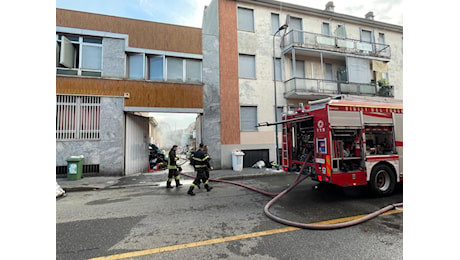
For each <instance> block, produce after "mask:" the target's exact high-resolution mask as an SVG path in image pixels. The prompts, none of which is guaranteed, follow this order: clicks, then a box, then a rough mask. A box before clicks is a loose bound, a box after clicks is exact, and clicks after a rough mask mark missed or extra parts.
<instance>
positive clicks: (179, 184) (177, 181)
mask: <svg viewBox="0 0 460 260" xmlns="http://www.w3.org/2000/svg"><path fill="white" fill-rule="evenodd" d="M180 186H182V184H181V183H180V182H179V180H176V188H179V187H180Z"/></svg>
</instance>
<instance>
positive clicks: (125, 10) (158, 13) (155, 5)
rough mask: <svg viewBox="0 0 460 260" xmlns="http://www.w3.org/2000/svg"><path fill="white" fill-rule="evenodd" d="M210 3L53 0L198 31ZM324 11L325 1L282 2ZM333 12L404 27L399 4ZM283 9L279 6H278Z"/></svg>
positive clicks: (362, 3) (362, 0)
mask: <svg viewBox="0 0 460 260" xmlns="http://www.w3.org/2000/svg"><path fill="white" fill-rule="evenodd" d="M210 2H211V0H78V1H75V0H56V7H57V8H63V9H70V10H77V11H83V12H91V13H99V14H106V15H112V16H119V17H126V18H133V19H139V20H147V21H154V22H160V23H168V24H176V25H183V26H191V27H198V28H201V27H202V26H201V22H202V16H203V10H204V7H205V5H208V4H209V3H210ZM280 2H285V3H292V4H297V5H302V6H307V7H312V8H316V9H321V10H324V9H325V6H326V3H327V2H328V0H323V1H318V0H283V1H280ZM333 2H334V6H335V12H336V13H342V14H348V15H352V16H356V17H362V18H364V15H365V14H366V13H367V12H369V11H372V12H374V16H375V17H374V20H376V21H380V22H385V23H390V24H397V25H403V1H402V0H372V1H369V0H335V1H333ZM280 8H281V9H282V4H281V6H280Z"/></svg>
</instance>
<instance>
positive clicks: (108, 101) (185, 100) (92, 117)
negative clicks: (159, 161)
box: [56, 9, 203, 175]
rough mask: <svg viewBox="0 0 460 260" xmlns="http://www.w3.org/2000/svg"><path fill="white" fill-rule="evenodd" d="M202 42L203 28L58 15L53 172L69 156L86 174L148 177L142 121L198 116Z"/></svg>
mask: <svg viewBox="0 0 460 260" xmlns="http://www.w3.org/2000/svg"><path fill="white" fill-rule="evenodd" d="M201 41H202V35H201V29H200V28H192V27H184V26H176V25H169V24H162V23H155V22H149V21H142V20H134V19H127V18H120V17H113V16H107V15H99V14H92V13H85V12H77V11H70V10H64V9H56V172H57V173H65V172H66V164H67V163H66V158H68V157H69V156H72V155H83V156H84V161H83V174H84V175H91V174H92V175H125V174H130V173H136V172H144V171H147V169H148V143H149V142H150V137H152V136H150V135H149V118H148V117H146V116H145V114H146V113H149V112H180V113H197V114H199V113H203V84H202V44H201ZM151 122H152V124H153V123H155V122H154V121H151ZM153 138H154V136H153Z"/></svg>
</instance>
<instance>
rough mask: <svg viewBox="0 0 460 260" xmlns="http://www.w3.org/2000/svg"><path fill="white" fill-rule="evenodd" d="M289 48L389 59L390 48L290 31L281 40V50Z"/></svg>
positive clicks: (376, 44)
mask: <svg viewBox="0 0 460 260" xmlns="http://www.w3.org/2000/svg"><path fill="white" fill-rule="evenodd" d="M291 46H295V47H303V48H311V49H318V50H328V51H333V52H341V53H348V54H356V55H364V56H373V57H380V58H388V59H390V58H391V48H390V45H388V44H381V43H375V42H365V41H359V40H354V39H347V38H341V37H337V36H326V35H322V34H316V33H310V32H304V31H298V30H291V31H289V32H288V33H287V34H286V35H285V36H284V38H283V40H282V42H281V48H283V49H285V48H288V47H291Z"/></svg>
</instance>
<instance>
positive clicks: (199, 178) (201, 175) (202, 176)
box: [193, 168, 209, 186]
mask: <svg viewBox="0 0 460 260" xmlns="http://www.w3.org/2000/svg"><path fill="white" fill-rule="evenodd" d="M208 178H209V173H207V171H206V168H198V169H196V177H195V180H193V184H195V185H196V186H200V183H204V184H208Z"/></svg>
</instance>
